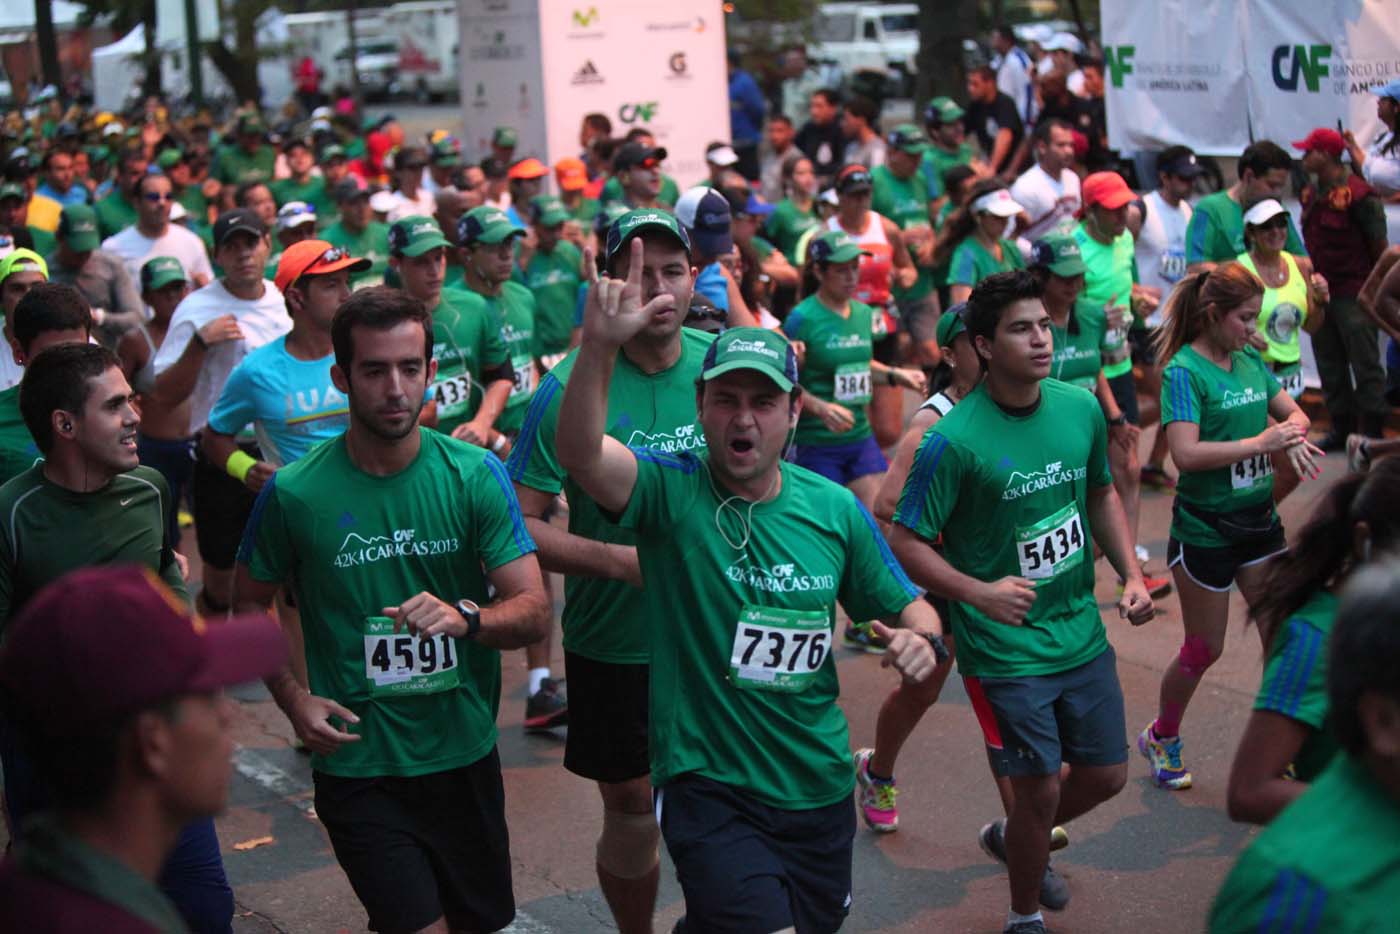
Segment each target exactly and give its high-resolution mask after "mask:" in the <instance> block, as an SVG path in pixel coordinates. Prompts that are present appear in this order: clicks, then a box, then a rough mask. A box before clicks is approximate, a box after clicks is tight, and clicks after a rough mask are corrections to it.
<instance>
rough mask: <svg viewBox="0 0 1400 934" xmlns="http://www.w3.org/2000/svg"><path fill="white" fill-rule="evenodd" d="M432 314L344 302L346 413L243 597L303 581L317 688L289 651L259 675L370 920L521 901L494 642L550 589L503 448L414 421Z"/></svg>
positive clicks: (303, 465) (378, 926) (268, 511)
mask: <svg viewBox="0 0 1400 934" xmlns="http://www.w3.org/2000/svg"><path fill="white" fill-rule="evenodd" d="M432 329H433V324H432V320H431V319H430V317H429V315H428V312H427V309H426V308H424V307H423V304H422V302H420V301H418V300H416V299H414V298H412V297H410V296H407V295H405V294H403V293H401V292H397V291H395V290H392V289H384V288H375V289H363V290H361V291H359V292H356V293H355V294H354V295H352V296H351V297H350V299H349V300H347V301H346V302H345V303H344V304H343V305H341V307H340V310H339V311H338V312H337V313H336V316H335V320H334V323H333V324H332V342H333V344H334V347H335V365H334V367H333V368H332V370H331V374H332V379H333V380H334V382H335V386H336V389H338V390H339V391H340V392H341V393H343V394H344V395H345V397H346V398H347V399H348V402H349V409H350V423H349V427H348V428H347V429H346V431H345V433H344V434H343V435H341V436H340V437H339V438H337V439H334V440H331V441H327V442H325V443H323V444H321V445H320V446H318V447H317V448H316V449H315V450H314V451H312V452H311V453H309V454H307V455H306V456H305V457H303V458H301V459H300V460H298V461H297V462H296V463H294V464H291V465H290V466H288V467H285V468H283V469H282V470H279V471H278V472H277V473H276V474H275V475H274V477H273V478H272V479H271V480H269V482H268V483H267V484H266V485H265V486H264V487H263V491H262V493H261V494H260V495H259V498H258V506H257V509H256V510H255V511H254V514H253V517H252V519H251V521H250V522H249V524H248V529H247V532H246V534H245V536H244V541H243V545H242V547H241V549H240V556H239V571H238V585H237V600H238V605H239V607H240V609H248V610H251V609H254V608H260V609H265V608H267V607H268V606H269V605H270V604H271V602H272V598H273V596H274V594H276V593H277V591H278V590H279V589H280V588H282V587H283V586H290V587H291V588H292V592H293V593H294V594H295V596H296V603H297V606H298V607H299V608H300V610H301V631H302V632H303V633H304V634H305V636H304V640H303V645H302V646H298V645H296V644H295V642H293V644H292V645H291V650H292V655H293V657H295V656H296V654H298V651H299V649H304V651H305V657H306V665H307V671H308V674H309V676H310V682H309V689H308V688H307V687H303V686H302V685H301V684H300V683H298V681H297V679H296V677H295V675H294V674H293V669H292V667H291V666H290V665H289V666H287V667H286V668H284V669H283V670H282V671H281V672H280V673H279V674H278V675H276V676H274V677H272V678H270V679H268V688H269V689H270V690H271V692H272V696H273V698H274V700H276V701H277V705H278V706H279V707H280V708H282V710H283V712H285V713H286V715H287V718H288V719H289V720H290V721H291V723H292V726H293V727H294V728H295V730H296V732H297V736H298V737H300V738H301V739H302V741H303V742H305V743H306V745H307V746H308V747H309V748H310V749H311V751H312V758H311V768H312V778H313V780H314V782H315V786H316V799H315V803H316V815H317V817H318V818H319V819H320V821H321V823H322V824H323V825H324V826H325V828H326V832H327V834H329V836H330V838H331V845H332V847H333V848H334V850H335V854H336V860H337V861H338V862H339V863H340V866H341V868H342V869H344V870H345V874H346V875H347V876H348V877H349V879H350V884H351V886H352V887H353V888H354V890H355V894H356V895H357V896H358V897H359V899H360V902H361V904H363V905H364V907H365V910H366V912H368V914H369V924H370V927H372V928H373V929H375V930H380V931H421V930H424V929H432V930H447V929H448V928H451V929H453V930H471V931H478V930H480V931H495V930H498V929H500V928H502V927H504V926H505V925H507V924H508V923H510V920H511V918H512V917H514V915H515V904H514V898H513V896H512V893H511V865H510V848H509V843H508V839H507V832H506V823H505V801H504V790H503V788H502V783H501V763H500V757H499V755H498V754H497V752H496V748H495V747H496V727H495V719H496V718H495V712H496V708H497V704H498V702H499V694H500V655H499V652H500V651H501V650H503V649H514V648H519V647H521V646H524V645H527V644H529V643H531V642H533V641H535V640H536V639H538V638H540V637H541V636H542V635H543V634H544V628H545V626H546V625H547V623H548V619H549V604H548V601H547V600H546V599H545V596H544V588H543V585H542V584H541V581H540V571H539V564H538V563H537V562H536V560H535V556H534V550H535V547H534V542H532V541H531V540H530V535H529V533H528V532H526V530H525V525H524V522H523V521H522V519H521V516H520V509H519V506H518V505H517V504H516V501H515V494H514V493H512V492H511V489H510V483H509V481H508V480H507V478H506V475H505V470H504V469H503V467H502V465H501V463H500V462H499V461H498V460H496V458H495V456H494V455H492V454H491V453H490V452H489V451H485V450H482V449H481V448H477V447H473V446H470V445H467V444H462V443H460V442H457V441H454V440H452V439H450V438H448V437H447V436H446V435H443V434H440V433H438V432H435V431H430V430H427V429H425V428H420V427H419V425H418V416H419V411H420V409H421V408H422V406H423V399H424V395H425V393H426V391H427V388H428V386H429V385H430V384H431V383H432V380H433V375H434V370H435V369H436V365H435V364H434V362H433V361H432V358H431V353H432V346H433V336H432ZM488 586H489V587H491V588H493V590H491V591H488ZM488 593H494V595H495V599H494V600H493V602H491V603H490V604H489V605H488V604H487V600H488Z"/></svg>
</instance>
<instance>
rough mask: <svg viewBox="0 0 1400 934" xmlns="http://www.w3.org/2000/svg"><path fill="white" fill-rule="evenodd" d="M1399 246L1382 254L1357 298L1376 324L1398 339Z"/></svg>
mask: <svg viewBox="0 0 1400 934" xmlns="http://www.w3.org/2000/svg"><path fill="white" fill-rule="evenodd" d="M1398 261H1400V246H1392V247H1390V248H1389V249H1388V250H1386V251H1385V253H1384V254H1382V256H1381V258H1380V260H1379V261H1377V263H1376V265H1375V268H1374V269H1372V270H1371V274H1370V275H1369V276H1367V277H1366V283H1365V284H1364V285H1363V286H1362V287H1361V294H1360V295H1359V296H1357V300H1358V301H1359V302H1360V303H1361V308H1362V309H1363V310H1364V311H1365V312H1366V314H1368V315H1370V317H1371V320H1373V321H1375V322H1376V326H1377V327H1379V328H1380V329H1381V330H1383V331H1385V332H1386V333H1387V334H1389V335H1390V336H1391V337H1392V338H1394V339H1395V340H1397V341H1400V262H1398Z"/></svg>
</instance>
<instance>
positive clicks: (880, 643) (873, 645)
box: [842, 623, 888, 655]
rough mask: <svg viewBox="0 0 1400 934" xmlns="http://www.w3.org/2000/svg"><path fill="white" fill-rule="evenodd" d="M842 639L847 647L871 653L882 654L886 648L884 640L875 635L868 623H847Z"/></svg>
mask: <svg viewBox="0 0 1400 934" xmlns="http://www.w3.org/2000/svg"><path fill="white" fill-rule="evenodd" d="M842 641H843V642H844V643H845V645H846V648H848V649H853V650H855V651H857V652H869V653H870V654H871V655H883V654H885V649H886V648H888V646H887V645H886V643H885V640H884V639H881V638H880V637H879V636H877V635H875V632H874V631H873V630H872V629H871V628H870V624H869V623H847V624H846V635H845V636H844V638H843V639H842Z"/></svg>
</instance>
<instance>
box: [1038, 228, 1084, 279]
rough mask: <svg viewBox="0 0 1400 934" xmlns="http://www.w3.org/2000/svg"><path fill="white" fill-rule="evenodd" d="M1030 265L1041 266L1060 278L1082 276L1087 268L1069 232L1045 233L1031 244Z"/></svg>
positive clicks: (1077, 244)
mask: <svg viewBox="0 0 1400 934" xmlns="http://www.w3.org/2000/svg"><path fill="white" fill-rule="evenodd" d="M1030 264H1031V265H1032V266H1043V267H1045V268H1046V269H1048V270H1050V271H1051V272H1052V273H1054V274H1055V275H1057V276H1060V277H1061V278H1065V279H1068V278H1071V277H1072V276H1082V275H1084V273H1085V271H1086V270H1087V269H1088V267H1087V266H1085V265H1084V254H1082V253H1081V252H1080V251H1079V242H1078V241H1076V240H1075V239H1074V237H1072V236H1070V235H1069V234H1063V233H1052V234H1046V235H1045V236H1044V237H1041V238H1040V239H1039V240H1037V241H1036V242H1035V243H1033V244H1032V245H1031V262H1030Z"/></svg>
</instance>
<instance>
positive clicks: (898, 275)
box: [880, 217, 919, 289]
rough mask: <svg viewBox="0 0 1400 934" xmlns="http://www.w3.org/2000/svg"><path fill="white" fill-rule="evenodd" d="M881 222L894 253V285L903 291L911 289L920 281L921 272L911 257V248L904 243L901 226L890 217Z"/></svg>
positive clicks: (882, 218)
mask: <svg viewBox="0 0 1400 934" xmlns="http://www.w3.org/2000/svg"><path fill="white" fill-rule="evenodd" d="M880 222H881V224H883V225H884V228H885V239H886V240H888V241H889V242H890V249H891V251H892V252H893V257H892V262H893V265H894V284H895V285H896V286H897V287H899V288H901V289H907V288H910V287H912V286H913V285H914V283H915V282H916V281H917V280H918V278H919V270H918V267H916V266H915V265H914V258H913V257H911V256H910V255H909V247H907V246H906V245H905V243H904V234H903V233H902V232H901V231H900V229H899V225H898V224H896V223H895V222H894V221H892V220H890V219H889V218H888V217H881V218H880Z"/></svg>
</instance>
